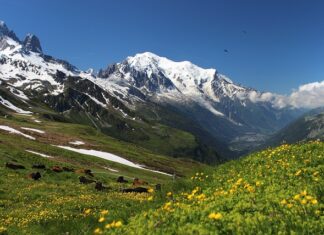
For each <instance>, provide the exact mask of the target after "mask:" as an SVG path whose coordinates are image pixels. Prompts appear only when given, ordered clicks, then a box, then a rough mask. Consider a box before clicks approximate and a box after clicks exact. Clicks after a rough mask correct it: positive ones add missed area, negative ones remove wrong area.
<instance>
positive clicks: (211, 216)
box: [208, 212, 223, 220]
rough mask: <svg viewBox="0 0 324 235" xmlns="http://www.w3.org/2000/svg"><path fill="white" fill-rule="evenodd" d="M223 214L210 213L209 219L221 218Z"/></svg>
mask: <svg viewBox="0 0 324 235" xmlns="http://www.w3.org/2000/svg"><path fill="white" fill-rule="evenodd" d="M222 217H223V216H222V214H221V213H214V212H213V213H210V214H209V215H208V218H209V219H214V220H220V219H221V218H222Z"/></svg>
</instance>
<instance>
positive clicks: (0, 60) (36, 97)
mask: <svg viewBox="0 0 324 235" xmlns="http://www.w3.org/2000/svg"><path fill="white" fill-rule="evenodd" d="M0 85H1V89H0V108H1V105H2V106H4V107H5V108H6V109H9V110H12V111H15V112H18V111H19V112H21V113H29V112H32V108H30V107H32V106H33V105H32V104H33V102H36V106H37V105H40V104H41V105H45V106H47V107H49V108H51V109H52V110H53V111H55V112H57V113H59V114H60V115H62V116H64V117H65V118H68V119H69V121H72V122H78V123H87V124H89V125H93V126H95V127H96V128H98V129H100V130H101V131H104V132H105V133H107V134H110V135H113V136H115V137H118V138H123V139H124V140H127V141H131V142H135V143H137V142H141V143H142V142H144V141H145V140H147V141H149V139H150V136H152V135H151V134H152V133H153V132H154V130H153V129H154V128H152V126H153V125H155V124H156V123H158V124H162V125H165V126H167V127H169V128H173V129H179V130H181V131H185V132H189V133H191V134H192V135H194V136H195V138H196V141H197V146H198V147H197V149H195V150H192V151H191V150H190V151H191V154H194V155H195V156H196V157H197V156H199V157H198V158H200V159H201V158H203V157H204V156H202V155H203V154H202V151H201V149H206V148H205V147H203V148H202V147H201V146H209V147H211V148H213V149H214V150H217V151H218V152H221V153H224V155H227V156H230V155H231V154H232V152H231V151H232V150H233V151H236V152H240V153H243V152H244V151H245V150H246V149H250V148H251V145H255V144H256V143H257V142H258V140H260V139H263V136H264V135H266V134H269V133H272V132H274V131H276V130H278V129H280V128H281V127H283V126H284V125H286V124H287V123H288V122H290V121H291V120H292V119H293V118H294V117H295V114H294V112H293V111H292V110H288V109H278V108H275V107H273V105H272V104H271V102H268V101H255V100H252V99H250V98H249V97H251V94H252V95H255V94H259V95H262V93H261V92H258V91H256V90H253V89H250V88H246V87H242V86H240V85H237V84H235V83H234V82H232V81H231V80H230V79H229V78H227V77H226V76H225V75H222V74H220V73H219V72H218V71H217V70H216V69H204V68H201V67H199V66H197V65H194V64H193V63H191V62H189V61H182V62H175V61H172V60H170V59H167V58H165V57H160V56H158V55H155V54H153V53H150V52H145V53H141V54H137V55H135V56H130V57H127V58H126V59H125V60H124V61H122V62H121V63H117V64H112V65H109V66H108V67H107V68H106V69H102V70H100V71H99V72H98V73H96V72H94V71H93V70H92V69H89V70H87V71H81V70H79V69H77V68H76V67H75V66H73V65H71V64H70V63H68V62H66V61H64V60H60V59H55V58H53V57H51V56H49V55H46V54H45V53H44V52H43V49H42V46H41V43H40V40H39V39H38V38H37V36H35V35H32V34H28V35H27V36H26V38H25V39H24V40H20V39H19V38H18V37H17V36H16V34H15V33H14V32H13V31H12V30H10V29H8V27H7V26H6V24H5V23H4V22H2V21H1V22H0ZM23 97H24V98H23ZM0 111H1V110H0ZM135 126H136V128H137V129H136V128H135ZM138 126H141V127H142V128H138ZM144 127H145V128H144ZM134 133H136V134H134ZM154 135H157V136H158V137H157V138H162V139H163V138H165V136H160V133H159V132H157V133H154ZM251 136H252V138H251ZM253 136H257V137H258V138H257V139H256V138H254V137H253ZM251 140H252V141H251ZM232 143H235V146H236V147H235V148H233V147H232V146H231V144H232ZM238 143H239V144H240V143H244V147H243V148H238V147H237V146H238V145H239V144H238ZM144 145H145V144H144ZM228 148H230V150H229V149H228ZM205 152H206V151H205Z"/></svg>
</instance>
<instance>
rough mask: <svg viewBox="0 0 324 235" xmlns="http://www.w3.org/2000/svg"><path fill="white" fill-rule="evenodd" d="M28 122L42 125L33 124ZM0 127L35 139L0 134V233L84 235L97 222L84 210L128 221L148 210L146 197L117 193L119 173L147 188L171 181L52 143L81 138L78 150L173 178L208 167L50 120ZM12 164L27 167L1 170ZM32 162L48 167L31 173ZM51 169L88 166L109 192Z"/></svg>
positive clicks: (17, 119) (6, 121) (10, 121)
mask: <svg viewBox="0 0 324 235" xmlns="http://www.w3.org/2000/svg"><path fill="white" fill-rule="evenodd" d="M32 118H37V120H41V121H42V122H41V123H35V121H34V120H33V119H32ZM0 125H8V126H10V127H13V128H15V129H17V130H20V131H23V132H24V133H26V134H29V135H32V136H34V137H36V140H35V141H34V140H29V139H26V138H24V137H21V136H19V135H13V134H8V133H7V132H5V131H0V176H1V177H0V185H1V187H0V234H2V233H5V234H6V233H9V234H19V233H27V234H35V233H36V234H44V233H47V234H59V233H65V232H67V231H73V234H80V233H84V234H87V233H89V231H92V230H93V227H94V226H95V225H96V224H95V222H94V220H95V219H94V218H91V217H90V216H89V217H85V215H84V213H83V212H84V210H85V209H89V208H91V210H92V211H96V210H99V209H100V208H109V210H110V214H111V215H114V216H116V217H117V218H123V220H124V221H126V218H127V217H129V216H132V215H134V214H135V213H138V212H140V211H141V210H145V209H149V207H150V206H151V205H150V204H148V203H143V201H144V202H146V199H147V198H148V197H149V195H148V194H144V195H132V194H129V195H125V194H122V193H120V192H119V190H120V185H119V184H118V183H116V182H115V181H116V178H117V176H120V175H123V176H125V177H126V179H128V180H130V181H131V180H132V179H133V178H134V177H138V178H140V179H143V180H146V181H148V182H149V186H150V187H152V188H153V187H154V185H155V184H156V183H161V184H162V187H163V188H164V187H168V186H167V185H169V184H170V183H172V177H169V176H165V175H162V174H158V173H153V172H150V171H146V170H140V169H135V168H130V167H127V166H124V165H121V164H118V163H114V162H110V161H106V160H103V159H100V158H96V157H91V156H85V155H80V154H78V153H74V152H70V151H66V150H63V149H60V148H57V147H55V146H52V145H51V144H57V145H58V144H61V145H67V144H68V142H69V141H73V140H82V141H84V142H85V143H86V145H83V146H81V148H88V149H97V150H102V151H107V152H111V153H115V154H118V155H120V156H123V157H125V158H127V159H129V160H133V161H135V162H137V163H140V164H144V165H146V166H149V167H150V168H152V169H157V170H161V171H166V172H169V173H173V172H175V173H177V174H178V175H188V174H191V173H192V172H193V171H194V169H195V168H206V167H207V166H205V165H202V164H199V163H196V162H193V161H189V160H181V159H173V158H169V157H165V156H161V155H157V154H153V153H151V152H150V151H148V150H145V149H143V148H140V147H137V146H135V145H132V144H129V143H125V142H122V141H118V140H116V139H113V138H111V137H107V136H106V135H103V134H101V133H100V132H97V131H96V130H95V129H93V128H90V127H87V126H83V125H75V124H69V123H58V122H50V121H46V120H44V119H40V118H39V117H36V116H34V117H30V116H21V115H15V116H13V117H10V118H0ZM20 127H30V128H36V129H40V130H43V131H45V132H46V133H45V134H37V133H33V132H28V131H25V130H21V129H20ZM26 149H28V150H33V151H36V152H40V153H43V154H47V155H50V156H53V157H54V158H43V157H39V156H37V155H34V154H31V153H28V152H26V151H25V150H26ZM13 161H17V162H18V163H20V164H23V165H24V166H25V167H26V168H27V169H25V170H17V171H15V170H10V169H7V168H5V167H4V165H5V163H6V162H13ZM35 163H41V164H45V165H46V166H47V168H48V169H47V170H35V169H32V168H31V166H32V164H35ZM54 165H59V166H68V167H73V168H75V169H82V168H86V169H89V168H90V169H92V170H93V172H94V174H95V179H96V180H99V181H101V182H103V183H104V185H106V186H108V187H111V189H110V190H109V191H108V192H97V191H96V190H95V189H94V185H86V186H85V185H81V184H79V180H78V177H79V176H80V174H77V173H73V172H62V173H54V172H52V171H51V170H49V168H51V167H52V166H54ZM104 167H109V168H113V169H115V170H118V171H119V172H118V173H116V172H113V171H110V170H107V169H104ZM36 171H40V173H41V174H42V178H41V180H40V181H32V180H30V179H28V177H27V175H28V174H29V173H31V172H36ZM125 187H131V184H130V183H129V184H126V185H125ZM121 208H122V209H121ZM90 214H91V213H90ZM80 225H81V226H80Z"/></svg>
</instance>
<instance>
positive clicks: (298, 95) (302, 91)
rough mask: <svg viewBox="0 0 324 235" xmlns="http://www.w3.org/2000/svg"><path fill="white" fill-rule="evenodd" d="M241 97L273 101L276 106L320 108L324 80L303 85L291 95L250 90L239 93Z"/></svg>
mask: <svg viewBox="0 0 324 235" xmlns="http://www.w3.org/2000/svg"><path fill="white" fill-rule="evenodd" d="M238 97H239V98H241V99H244V98H248V99H249V100H251V101H252V102H254V103H256V102H271V103H272V104H273V106H274V107H276V108H285V107H295V108H318V107H324V81H322V82H313V83H308V84H304V85H301V86H300V87H299V88H298V89H297V90H295V91H293V92H292V93H291V94H290V95H279V94H275V93H270V92H266V93H260V92H256V91H250V92H249V93H248V94H247V95H246V94H239V95H238Z"/></svg>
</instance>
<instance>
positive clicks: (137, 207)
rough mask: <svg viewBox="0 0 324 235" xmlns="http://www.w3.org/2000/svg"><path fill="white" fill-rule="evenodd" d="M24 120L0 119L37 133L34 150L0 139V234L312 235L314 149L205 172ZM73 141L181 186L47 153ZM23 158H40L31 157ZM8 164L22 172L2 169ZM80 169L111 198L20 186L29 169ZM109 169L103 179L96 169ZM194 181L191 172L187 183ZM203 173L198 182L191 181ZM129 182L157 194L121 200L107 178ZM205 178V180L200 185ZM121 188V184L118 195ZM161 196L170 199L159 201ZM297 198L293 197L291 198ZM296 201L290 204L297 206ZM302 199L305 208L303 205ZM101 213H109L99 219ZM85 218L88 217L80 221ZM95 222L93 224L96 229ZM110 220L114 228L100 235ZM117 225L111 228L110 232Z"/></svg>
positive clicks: (319, 201)
mask: <svg viewBox="0 0 324 235" xmlns="http://www.w3.org/2000/svg"><path fill="white" fill-rule="evenodd" d="M31 118H32V117H27V116H14V117H12V118H11V119H0V124H1V125H8V126H12V127H14V128H16V129H18V128H19V127H21V126H24V127H32V128H37V129H41V130H44V131H46V136H47V137H46V138H45V137H42V136H41V135H35V136H36V139H37V140H36V141H32V140H28V139H26V138H23V137H19V136H16V135H12V134H8V133H6V132H3V131H0V176H1V177H0V186H1V187H0V234H66V233H69V234H93V233H94V231H97V232H99V233H100V232H102V233H105V234H279V233H280V234H294V233H295V234H321V233H322V231H323V228H324V226H323V225H324V217H323V209H324V205H323V186H324V185H323V180H322V177H323V172H324V166H323V159H324V143H320V142H311V143H307V144H299V145H284V146H281V147H278V148H274V149H268V150H264V151H262V152H258V153H254V154H251V155H249V156H247V157H245V158H243V159H240V160H237V161H231V162H227V163H225V164H223V165H220V166H218V167H215V168H211V167H207V166H205V165H202V164H198V163H195V162H192V161H187V160H181V159H173V158H168V157H166V156H162V155H157V154H154V153H152V152H150V151H149V150H146V149H143V148H140V147H138V146H136V145H133V144H129V143H125V142H122V141H118V140H116V139H113V138H110V137H107V136H105V135H103V134H101V133H100V132H98V131H96V130H95V129H92V128H90V127H87V126H83V125H75V124H67V123H56V122H50V121H46V120H42V121H43V122H42V123H39V124H38V123H35V122H33V120H32V119H31ZM75 139H78V140H82V141H84V142H86V146H85V147H87V148H91V149H97V150H103V151H108V152H112V153H115V154H118V155H121V156H123V157H125V158H127V159H130V160H133V161H136V162H138V163H141V164H145V165H147V166H150V167H152V168H156V169H159V170H166V171H168V170H171V171H172V170H174V171H175V172H178V174H183V175H184V176H185V177H184V178H181V179H180V178H178V179H177V180H176V181H172V179H171V177H168V176H164V175H161V174H156V173H153V172H149V171H143V170H140V169H134V168H130V167H127V166H123V165H120V164H118V163H112V162H109V161H106V160H103V159H99V158H96V157H90V156H85V155H80V154H77V153H73V152H70V151H66V150H63V149H60V148H57V147H55V146H52V145H51V144H50V143H51V142H54V144H60V143H61V144H66V143H68V141H70V140H75ZM25 149H31V150H34V151H36V152H42V153H45V154H48V155H51V156H53V157H54V158H53V159H47V158H42V157H38V156H36V155H33V154H30V153H27V152H26V151H25ZM8 161H17V162H18V163H21V164H23V165H24V166H26V169H25V170H17V171H14V170H10V169H7V168H5V167H4V164H5V162H8ZM34 163H43V164H45V165H46V166H47V168H50V167H51V166H54V165H60V166H70V167H74V168H76V169H78V168H90V169H92V170H93V171H94V173H95V179H96V180H100V181H102V182H103V183H104V184H105V185H106V186H109V187H110V188H111V189H110V190H108V191H106V192H97V191H96V190H95V189H94V185H81V184H79V181H78V176H80V175H79V174H77V173H73V172H63V173H54V172H52V171H51V170H48V169H47V170H41V171H40V172H41V174H42V178H41V180H40V181H33V180H30V179H28V178H27V175H28V174H29V173H30V172H35V170H34V169H31V166H32V164H34ZM105 166H107V167H110V168H114V169H117V170H118V171H119V172H118V173H115V172H111V171H109V170H106V169H104V168H103V167H105ZM196 172H199V174H198V175H196ZM201 172H203V173H201ZM119 175H124V176H126V178H127V179H131V178H134V177H139V178H141V179H144V180H146V181H148V182H149V187H152V188H153V187H154V185H155V184H156V183H161V184H162V192H152V193H148V194H142V195H140V194H138V195H136V194H123V193H121V192H120V185H119V184H117V183H116V182H115V180H116V178H117V176H119ZM207 176H208V177H207ZM130 186H131V185H130V184H128V185H127V187H130ZM168 192H171V193H172V195H169V196H167V193H168ZM296 195H299V196H296ZM297 197H299V198H297ZM304 199H305V200H306V201H304ZM103 210H108V211H109V213H108V214H106V215H102V214H101V212H102V211H103ZM86 212H89V213H86ZM101 217H103V219H102V220H104V221H103V222H101V223H100V222H99V221H98V220H99V219H100V218H101ZM113 221H121V222H122V226H121V227H118V228H114V226H110V228H105V226H106V225H107V224H111V223H112V222H113ZM117 225H118V224H117Z"/></svg>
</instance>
